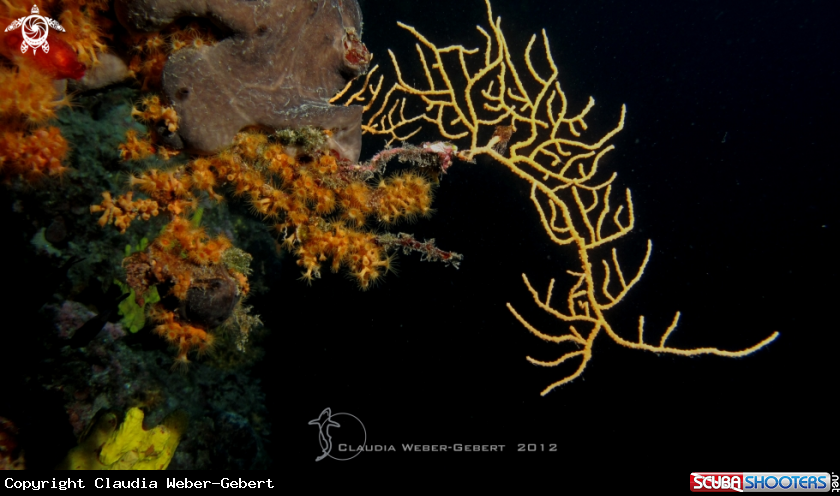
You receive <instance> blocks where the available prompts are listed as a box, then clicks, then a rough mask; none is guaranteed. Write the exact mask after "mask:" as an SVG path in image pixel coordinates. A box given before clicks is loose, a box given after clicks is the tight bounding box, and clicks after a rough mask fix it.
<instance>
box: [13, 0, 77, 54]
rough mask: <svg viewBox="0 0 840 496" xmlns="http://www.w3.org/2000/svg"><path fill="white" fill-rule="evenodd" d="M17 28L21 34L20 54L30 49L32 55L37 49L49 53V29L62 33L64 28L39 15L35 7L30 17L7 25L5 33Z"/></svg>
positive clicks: (35, 6)
mask: <svg viewBox="0 0 840 496" xmlns="http://www.w3.org/2000/svg"><path fill="white" fill-rule="evenodd" d="M17 28H20V29H21V33H22V34H23V42H22V43H21V44H20V52H21V53H26V52H27V50H29V49H30V48H32V55H35V52H37V51H38V48H40V49H42V50H43V51H44V53H49V52H50V44H49V43H47V35H48V34H49V33H50V28H53V29H55V30H58V31H61V32H64V28H63V27H62V26H61V24H59V23H58V21H56V20H55V19H50V18H49V17H44V16H42V15H40V11H39V10H38V6H37V5H33V6H32V14H31V15H29V16H26V17H21V18H19V19H15V20H14V21H13V22H12V23H11V24H9V27H7V28H6V32H7V33H8V32H9V31H12V30H15V29H17Z"/></svg>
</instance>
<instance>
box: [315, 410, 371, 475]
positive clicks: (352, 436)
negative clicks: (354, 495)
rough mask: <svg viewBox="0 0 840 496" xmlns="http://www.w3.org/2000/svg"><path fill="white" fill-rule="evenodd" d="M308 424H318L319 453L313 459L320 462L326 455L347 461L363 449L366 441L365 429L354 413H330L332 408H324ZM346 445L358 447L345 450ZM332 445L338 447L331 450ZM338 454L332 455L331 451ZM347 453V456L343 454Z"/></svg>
mask: <svg viewBox="0 0 840 496" xmlns="http://www.w3.org/2000/svg"><path fill="white" fill-rule="evenodd" d="M309 425H316V426H318V442H319V443H320V445H321V454H320V455H319V456H318V458H316V459H315V461H316V462H320V461H321V460H323V459H324V458H326V457H330V458H332V459H333V460H339V461H347V460H352V459H353V458H356V457H357V456H358V455H359V453H361V452H362V451H364V446H365V444H366V443H367V431H366V430H365V426H364V424H362V421H361V420H359V419H358V418H357V417H356V416H355V415H351V414H349V413H335V414H334V413H332V410H330V409H329V408H325V409H324V411H322V412H321V415H319V416H318V418H316V419H315V420H312V421H310V422H309ZM331 428H332V429H331ZM347 445H352V446H354V447H355V446H358V447H359V449H356V450H353V451H350V452H347V451H346V450H345V449H342V448H343V447H345V446H347ZM334 446H339V449H337V450H333V447H334ZM334 451H335V452H337V453H339V454H336V455H333V454H332V453H333V452H334ZM344 453H347V456H344Z"/></svg>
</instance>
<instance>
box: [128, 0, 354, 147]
mask: <svg viewBox="0 0 840 496" xmlns="http://www.w3.org/2000/svg"><path fill="white" fill-rule="evenodd" d="M116 10H117V16H118V18H119V19H120V22H121V23H122V24H123V25H124V26H126V27H127V28H129V29H131V30H139V31H155V30H159V29H160V28H162V27H163V26H165V25H167V24H169V23H171V22H173V21H174V20H175V19H176V18H178V17H183V16H196V17H206V18H209V19H210V20H211V21H212V22H213V23H215V24H217V25H219V26H220V27H221V28H222V30H224V31H225V32H230V33H231V34H230V36H228V37H227V38H224V39H223V40H222V41H220V42H219V43H218V44H215V45H212V46H203V47H200V48H187V49H182V50H179V51H177V52H175V53H173V54H172V55H171V56H170V57H169V60H168V61H167V62H166V65H165V67H164V72H163V89H164V91H165V93H166V95H167V97H168V98H169V99H170V100H171V101H172V103H173V105H174V107H175V110H176V112H177V113H178V115H179V116H180V127H179V130H178V133H179V134H180V137H181V138H182V139H183V141H184V143H185V144H186V145H187V147H188V148H190V149H192V150H193V151H196V152H200V153H201V152H203V153H214V152H217V151H219V150H221V149H222V148H224V147H226V146H228V145H230V144H231V143H232V141H233V138H234V135H235V134H236V133H237V132H239V131H240V130H241V129H242V128H244V127H247V126H264V127H269V128H272V129H279V128H288V127H300V126H304V125H312V126H320V127H323V128H325V129H329V130H331V131H332V133H333V138H334V141H335V144H336V146H335V147H336V149H337V150H336V151H338V152H339V153H340V154H341V155H342V156H343V157H344V158H347V159H350V160H352V161H357V160H358V157H359V153H360V150H361V118H362V109H361V107H358V106H349V107H343V106H332V105H330V104H329V101H328V100H329V99H330V98H331V97H332V96H333V95H334V94H335V93H337V92H338V91H339V90H340V89H341V88H343V87H344V86H345V85H346V83H347V82H348V81H350V80H352V79H353V78H355V77H357V76H358V75H360V74H364V73H365V72H366V71H367V66H368V62H369V61H370V54H369V53H368V51H367V49H366V48H365V46H364V44H362V42H361V41H360V39H359V38H360V36H361V30H362V14H361V10H360V8H359V5H358V3H357V1H356V0H117V2H116Z"/></svg>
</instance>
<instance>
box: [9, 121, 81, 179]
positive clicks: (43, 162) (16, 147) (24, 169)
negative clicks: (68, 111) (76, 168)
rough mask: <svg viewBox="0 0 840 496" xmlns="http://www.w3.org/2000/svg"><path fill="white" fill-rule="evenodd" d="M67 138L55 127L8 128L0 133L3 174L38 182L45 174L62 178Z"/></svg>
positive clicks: (11, 177) (12, 177)
mask: <svg viewBox="0 0 840 496" xmlns="http://www.w3.org/2000/svg"><path fill="white" fill-rule="evenodd" d="M67 149H68V147H67V141H66V140H65V139H64V137H63V136H61V132H60V131H59V129H58V128H56V127H43V128H37V129H35V130H33V131H32V132H30V133H24V132H22V131H6V132H3V133H2V134H0V177H3V178H4V179H5V180H7V181H8V180H12V179H18V178H20V179H23V180H24V181H27V182H29V183H35V182H37V181H39V180H40V179H41V178H43V177H45V176H51V177H60V176H62V175H63V174H64V173H65V172H66V171H67V170H68V168H67V167H65V166H63V165H62V161H63V160H64V158H65V156H66V155H67Z"/></svg>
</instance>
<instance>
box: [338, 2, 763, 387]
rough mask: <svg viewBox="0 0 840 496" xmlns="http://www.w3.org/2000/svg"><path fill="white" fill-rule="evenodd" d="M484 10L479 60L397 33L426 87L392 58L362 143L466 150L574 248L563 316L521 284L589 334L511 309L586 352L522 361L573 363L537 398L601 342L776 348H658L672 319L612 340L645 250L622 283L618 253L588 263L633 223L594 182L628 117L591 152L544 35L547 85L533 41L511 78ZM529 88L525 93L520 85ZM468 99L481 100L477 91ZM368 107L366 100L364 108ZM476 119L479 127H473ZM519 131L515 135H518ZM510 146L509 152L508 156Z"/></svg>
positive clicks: (507, 58)
mask: <svg viewBox="0 0 840 496" xmlns="http://www.w3.org/2000/svg"><path fill="white" fill-rule="evenodd" d="M485 6H486V9H487V19H488V22H489V25H490V30H489V31H488V30H485V29H484V28H482V27H478V31H479V33H480V34H481V35H482V36H483V37H484V40H485V47H484V49H483V51H480V50H479V49H477V48H476V49H467V48H465V47H464V46H461V45H449V46H445V47H438V46H437V45H436V44H435V43H434V42H432V41H431V40H429V39H428V38H426V37H425V36H423V35H422V34H421V33H419V32H418V31H417V30H416V29H414V28H413V27H411V26H408V25H406V24H403V23H398V24H399V26H400V27H402V28H403V29H405V30H406V31H408V32H409V33H411V34H412V35H413V36H414V37H415V38H416V39H417V40H418V42H419V43H418V44H417V46H416V47H417V53H418V57H419V63H420V67H421V69H422V71H423V73H424V75H425V87H419V86H416V85H410V84H408V83H407V82H406V78H405V77H404V75H403V71H402V70H401V67H400V64H399V62H398V61H397V58H396V56H395V55H394V53H393V52H390V51H389V55H390V58H391V61H392V63H393V66H394V71H395V73H396V79H397V82H396V83H395V84H394V85H393V86H392V87H391V89H390V90H389V91H388V92H387V93H386V94H385V96H384V98H383V99H382V101H381V102H378V103H377V104H376V105H378V109H377V110H376V111H375V112H374V113H373V114H372V116H371V117H370V118H369V120H368V124H366V125H365V126H364V127H363V130H364V132H366V133H372V134H385V135H389V136H390V137H391V140H392V141H393V140H394V139H399V137H400V135H399V129H400V128H401V127H402V126H405V125H406V124H409V123H416V124H422V123H424V122H425V123H430V124H431V125H432V126H433V127H435V128H437V132H438V133H439V134H440V135H441V136H442V137H444V138H445V139H449V140H463V141H465V142H466V143H465V144H464V146H460V151H459V152H458V157H459V158H461V159H463V160H473V159H474V158H475V157H476V156H478V155H487V156H489V157H490V158H492V159H495V160H496V161H498V162H499V163H501V164H502V165H504V166H505V167H506V168H507V169H508V170H510V171H511V172H512V173H513V174H514V175H516V176H517V177H519V178H521V179H523V180H525V181H527V182H528V183H530V185H531V193H530V198H531V201H532V203H533V205H534V208H535V210H536V212H537V215H538V217H539V220H540V223H541V225H542V227H543V229H544V230H545V232H546V234H547V235H548V237H549V239H551V241H552V242H554V243H555V244H557V245H558V246H562V247H566V246H570V245H571V246H574V248H575V250H576V252H577V255H578V260H579V262H580V267H579V268H578V269H576V270H574V271H572V270H570V271H568V272H569V273H570V274H572V275H574V276H575V277H576V281H575V283H574V284H573V285H572V286H571V287H570V288H569V290H568V293H567V298H566V301H567V306H568V311H567V312H561V311H559V310H557V309H555V308H554V307H552V306H551V298H552V294H553V291H554V279H552V280H551V283H550V284H549V289H548V292H547V294H546V296H545V298H544V299H543V298H540V295H539V293H538V292H537V291H536V289H535V288H534V287H533V286H532V285H531V283H530V281H529V280H528V278H527V277H526V276H525V275H524V274H523V276H522V277H523V281H524V282H525V285H526V287H527V289H528V291H529V292H530V293H531V296H532V299H533V301H534V303H535V304H536V305H537V306H538V307H539V308H540V309H542V310H543V311H545V312H547V313H548V314H550V315H552V316H553V317H555V318H556V319H558V320H561V321H563V322H575V323H581V324H586V326H588V327H591V330H589V332H585V331H584V332H581V331H579V330H578V329H576V328H575V327H574V326H570V332H569V333H565V334H561V335H552V334H547V333H544V332H541V331H539V330H538V329H537V328H536V327H534V326H533V325H532V324H530V323H529V322H528V321H527V320H526V319H525V318H524V317H522V315H520V314H519V313H518V312H517V311H516V310H515V309H514V308H513V306H512V305H511V304H509V303H508V309H509V310H510V312H511V313H512V314H513V316H514V318H515V319H516V320H518V321H519V322H520V323H521V324H522V325H523V326H524V327H525V328H526V329H527V330H528V331H530V332H531V333H532V334H534V335H535V336H537V337H539V338H540V339H542V340H545V341H549V342H553V343H564V342H571V343H574V344H576V345H580V346H583V349H582V350H577V351H572V352H567V353H565V354H563V355H562V356H561V357H560V358H558V359H557V360H553V361H542V360H537V359H534V358H531V357H528V361H529V362H531V363H533V364H535V365H540V366H546V367H553V366H557V365H560V364H562V363H565V362H566V361H568V360H570V359H572V358H577V357H581V362H580V364H579V365H578V367H577V369H576V370H575V371H574V372H573V373H571V374H569V375H567V376H566V377H563V378H561V379H560V380H559V381H557V382H555V383H553V384H551V385H549V386H548V387H547V388H546V389H545V390H543V392H542V394H543V395H545V394H547V393H548V392H550V391H551V390H553V389H554V388H556V387H558V386H561V385H563V384H566V383H568V382H570V381H572V380H574V379H575V378H577V377H578V376H580V374H582V373H583V371H584V369H585V368H586V365H587V363H588V362H589V360H590V359H591V357H592V347H593V343H594V340H595V338H596V336H597V335H598V334H599V333H600V331H601V330H604V332H605V333H606V334H607V335H608V336H609V337H610V338H611V339H613V340H614V341H615V342H616V343H618V344H620V345H622V346H625V347H627V348H632V349H637V350H645V351H652V352H655V353H670V354H674V355H682V356H695V355H701V354H713V355H718V356H725V357H740V356H745V355H749V354H750V353H753V352H755V351H756V350H759V349H761V348H762V347H764V346H766V345H767V344H769V343H770V342H772V341H773V340H775V339H776V338H777V337H778V333H777V332H775V333H773V334H772V335H770V336H769V337H767V338H766V339H764V340H762V341H761V342H759V343H757V344H756V345H754V346H751V347H749V348H745V349H743V350H737V351H727V350H720V349H718V348H712V347H703V348H696V349H688V350H686V349H680V348H673V347H669V346H666V345H665V342H666V340H667V339H668V337H669V336H670V335H671V333H672V332H673V331H674V330H675V329H676V326H677V322H678V319H679V313H677V314H676V317H675V319H674V321H673V322H672V324H671V325H670V326H669V327H668V328H667V329H666V331H665V333H664V334H663V336H662V338H661V340H660V342H659V344H658V345H656V346H654V345H651V344H647V343H645V341H644V319H643V318H642V319H640V323H639V337H638V340H637V341H635V342H634V341H629V340H627V339H624V338H622V337H621V336H619V335H618V334H617V333H616V332H615V331H614V330H613V328H612V326H611V325H610V323H609V321H608V320H607V317H606V315H605V312H606V311H607V310H610V309H612V308H613V307H614V306H615V305H617V304H618V303H620V302H621V301H623V299H624V297H625V296H626V295H627V294H628V292H629V291H630V289H632V288H633V287H634V286H635V285H636V284H637V283H638V282H639V281H640V279H641V277H642V275H643V274H644V270H645V268H646V267H647V264H648V262H649V261H650V255H651V253H652V246H653V245H652V243H651V241H648V243H647V250H646V253H645V256H644V258H643V260H642V261H641V263H640V265H639V267H638V269H637V270H636V274H635V276H633V278H632V279H630V280H627V279H626V277H625V273H624V270H623V268H622V266H621V265H620V263H619V258H618V253H617V250H616V249H615V247H613V248H612V250H611V251H610V253H611V256H610V258H609V260H607V259H603V260H600V263H599V262H598V260H596V249H598V248H601V247H603V246H606V245H610V244H613V243H614V242H616V241H618V240H620V239H621V238H623V237H624V236H626V235H627V234H628V233H629V232H630V231H632V229H633V227H634V226H635V222H636V217H635V211H634V208H633V200H632V196H631V193H630V190H629V189H626V190H625V196H624V201H623V202H620V204H619V205H618V206H617V207H616V208H613V206H612V204H611V196H610V195H611V193H612V187H613V183H614V181H615V179H616V177H617V176H616V173H614V172H613V173H612V174H610V176H609V177H608V178H607V179H600V180H597V179H596V177H597V176H598V172H599V169H600V166H601V161H602V159H603V158H604V156H605V155H606V154H607V153H608V152H609V151H611V150H613V149H614V146H613V145H611V144H609V141H610V140H611V139H612V138H613V137H614V136H615V135H616V134H617V133H619V132H620V131H621V130H622V129H624V123H625V117H626V114H627V108H626V106H625V105H622V106H621V109H620V113H619V116H618V122H617V123H616V125H615V127H613V128H612V129H611V130H609V131H608V132H606V133H605V134H604V135H603V136H601V137H600V138H597V139H594V140H588V139H585V138H584V137H583V136H582V135H583V133H584V132H586V131H587V129H588V127H587V124H586V120H585V118H586V116H587V115H588V114H589V112H590V111H591V110H592V109H593V108H594V106H595V100H594V98H592V97H590V98H589V101H588V102H587V103H586V105H585V106H584V107H583V108H582V109H580V111H578V112H577V113H576V114H575V113H574V111H572V110H570V103H569V101H568V99H567V98H566V95H565V93H564V91H563V89H562V87H561V85H560V83H559V81H558V75H559V70H558V68H557V65H556V63H555V62H554V57H553V56H552V53H551V48H550V44H549V41H548V35H547V34H546V32H545V30H543V31H542V33H541V34H542V48H543V52H544V56H545V59H546V61H547V64H548V67H549V72H548V74H541V73H540V72H539V71H538V70H537V68H536V67H535V65H534V63H533V59H532V53H533V51H534V49H535V44H536V41H537V37H536V35H535V36H532V37H531V39H530V40H529V42H528V44H527V46H526V48H525V52H524V54H523V56H522V61H523V62H524V69H523V68H520V67H517V65H516V63H514V57H513V55H512V54H511V52H510V50H509V48H508V44H507V41H506V39H505V36H504V34H503V33H502V30H501V18H498V17H497V18H494V17H493V11H492V8H491V6H490V2H489V0H485ZM479 52H481V53H480V54H479ZM473 55H477V56H478V57H480V58H479V59H478V61H477V63H476V61H474V60H472V61H471V60H470V56H473ZM427 56H430V57H429V58H430V60H431V61H432V63H431V64H429V63H428V62H427ZM471 62H472V63H471ZM470 68H472V70H471V69H470ZM458 72H460V76H462V77H463V80H464V81H466V82H465V83H463V84H461V86H460V87H456V86H455V85H454V84H453V80H458V81H461V78H460V77H459V78H457V79H456V78H452V77H450V75H451V74H455V73H458ZM528 77H530V81H528V82H527V83H526V78H528ZM485 81H486V83H485ZM364 84H365V85H367V84H368V83H367V82H365V83H364ZM475 88H485V89H481V90H480V91H474V89H475ZM377 94H378V93H377ZM352 98H353V97H351V99H352ZM407 99H415V100H419V101H418V103H422V105H423V106H425V110H424V111H423V112H422V113H420V114H418V115H415V116H412V117H406V116H405V113H404V109H405V106H406V100H407ZM397 102H398V103H399V104H398V105H397ZM558 104H559V109H558V108H557V106H558ZM374 106H375V105H374V102H373V100H371V101H370V102H369V103H368V108H373V107H374ZM397 109H399V112H397ZM479 110H482V111H483V112H482V114H487V115H479ZM568 114H572V115H571V116H570V115H568ZM508 119H509V121H508ZM502 122H510V126H509V127H503V126H499V124H501V123H502ZM518 124H519V125H520V126H519V127H520V129H517V125H518ZM490 126H497V127H496V131H495V132H493V133H492V134H493V136H492V137H491V138H490V139H488V141H487V142H486V143H485V144H483V145H482V144H480V143H479V139H480V137H483V136H487V135H488V134H490V133H488V132H487V129H488V127H490ZM415 132H416V131H415ZM508 142H509V145H510V146H507V147H506V145H508ZM564 159H565V162H563V160H564ZM558 167H559V169H558ZM546 204H547V205H548V207H546V206H545V205H546ZM594 266H603V268H604V273H603V276H598V275H597V274H596V273H595V272H594V271H593V267H594ZM613 276H614V277H613ZM615 286H617V288H616V287H615Z"/></svg>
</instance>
